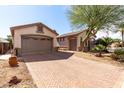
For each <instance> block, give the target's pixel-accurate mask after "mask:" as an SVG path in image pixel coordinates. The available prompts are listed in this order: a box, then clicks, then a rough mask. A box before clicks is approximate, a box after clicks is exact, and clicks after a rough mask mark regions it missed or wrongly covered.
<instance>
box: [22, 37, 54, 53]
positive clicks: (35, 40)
mask: <svg viewBox="0 0 124 93" xmlns="http://www.w3.org/2000/svg"><path fill="white" fill-rule="evenodd" d="M21 43H22V44H21V45H22V46H21V52H22V53H21V54H22V55H27V54H40V53H48V52H51V51H52V48H53V39H52V38H51V37H47V36H40V35H23V36H22V37H21Z"/></svg>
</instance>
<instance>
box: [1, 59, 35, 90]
mask: <svg viewBox="0 0 124 93" xmlns="http://www.w3.org/2000/svg"><path fill="white" fill-rule="evenodd" d="M13 76H17V78H19V79H21V82H20V83H18V84H17V85H12V86H9V83H8V82H9V81H10V79H11V78H12V77H13ZM0 87H1V88H9V87H14V88H35V87H36V85H35V84H34V82H33V79H32V77H31V75H30V74H29V72H28V69H27V67H26V65H25V63H23V62H19V66H18V67H10V66H9V64H8V62H7V61H0Z"/></svg>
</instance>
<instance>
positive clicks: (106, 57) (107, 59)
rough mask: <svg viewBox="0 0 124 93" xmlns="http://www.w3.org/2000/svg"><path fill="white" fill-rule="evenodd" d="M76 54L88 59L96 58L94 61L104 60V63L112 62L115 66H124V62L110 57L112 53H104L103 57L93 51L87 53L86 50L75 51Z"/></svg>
mask: <svg viewBox="0 0 124 93" xmlns="http://www.w3.org/2000/svg"><path fill="white" fill-rule="evenodd" d="M75 55H76V56H77V57H82V58H86V59H89V60H94V61H97V62H103V63H106V64H111V65H115V66H124V63H120V62H118V61H115V60H113V59H112V58H111V57H110V54H103V56H102V57H96V56H95V55H94V54H93V53H90V52H88V53H86V52H75Z"/></svg>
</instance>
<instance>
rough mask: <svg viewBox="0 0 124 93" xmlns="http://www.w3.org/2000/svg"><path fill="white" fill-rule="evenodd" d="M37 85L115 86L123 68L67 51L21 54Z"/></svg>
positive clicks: (65, 86)
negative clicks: (79, 56)
mask: <svg viewBox="0 0 124 93" xmlns="http://www.w3.org/2000/svg"><path fill="white" fill-rule="evenodd" d="M23 58H24V60H25V62H26V65H27V67H28V69H29V71H30V73H31V75H32V77H33V79H34V81H35V83H36V84H37V86H38V87H41V88H43V87H45V88H47V87H48V88H49V87H54V88H58V87H59V88H68V87H69V88H72V87H74V88H76V87H79V88H80V87H88V88H92V87H96V88H97V87H101V88H102V87H108V88H110V87H114V86H115V84H116V83H117V82H118V79H119V77H120V75H122V73H123V71H124V70H123V68H122V67H116V66H112V65H109V64H105V63H100V62H95V61H91V60H87V59H83V58H78V57H76V56H74V55H72V54H69V53H52V54H43V55H30V56H29V55H28V56H25V57H23Z"/></svg>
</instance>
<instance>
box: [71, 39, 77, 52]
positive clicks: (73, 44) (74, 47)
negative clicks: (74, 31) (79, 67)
mask: <svg viewBox="0 0 124 93" xmlns="http://www.w3.org/2000/svg"><path fill="white" fill-rule="evenodd" d="M69 46H70V50H72V51H76V49H77V39H76V38H73V39H70V41H69Z"/></svg>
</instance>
